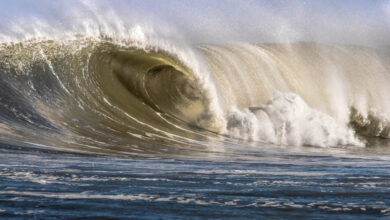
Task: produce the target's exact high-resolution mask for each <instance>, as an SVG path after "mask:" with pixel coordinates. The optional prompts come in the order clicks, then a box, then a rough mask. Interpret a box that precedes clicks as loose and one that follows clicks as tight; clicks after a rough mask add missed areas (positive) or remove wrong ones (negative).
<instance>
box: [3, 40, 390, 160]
mask: <svg viewBox="0 0 390 220" xmlns="http://www.w3.org/2000/svg"><path fill="white" fill-rule="evenodd" d="M0 51H1V52H0V72H1V79H0V89H1V92H0V100H1V102H0V118H1V124H0V126H1V127H0V132H1V138H2V140H3V141H8V142H12V143H24V144H29V145H34V146H40V147H57V148H61V149H66V150H77V151H93V152H101V153H120V154H148V153H150V152H153V153H164V151H166V148H164V147H163V146H168V147H173V149H174V151H182V148H183V147H184V148H186V149H191V148H193V147H207V146H210V143H213V144H212V145H215V146H220V145H223V144H224V143H226V142H230V141H234V140H240V141H250V142H259V143H270V144H277V145H294V146H295V145H314V146H324V147H327V146H344V145H352V146H364V144H365V140H364V137H367V136H369V137H383V138H389V137H390V124H389V122H388V120H389V119H388V118H389V116H390V101H389V99H388V98H387V94H390V93H389V92H390V75H389V72H390V66H389V63H388V60H389V54H388V53H386V52H384V51H379V50H374V49H369V48H362V47H352V46H340V45H325V44H316V43H290V44H244V43H237V44H229V45H195V46H188V45H182V44H175V43H172V42H169V41H167V40H166V39H164V38H163V37H162V39H161V40H160V41H156V40H154V41H148V40H147V38H145V39H143V40H142V41H140V40H134V39H131V38H130V39H122V40H120V41H118V40H113V39H112V38H110V37H107V36H101V37H89V36H74V37H72V38H70V39H61V40H58V39H55V38H53V39H41V40H39V39H30V40H23V41H11V42H10V41H8V42H7V43H3V44H2V45H1V47H0Z"/></svg>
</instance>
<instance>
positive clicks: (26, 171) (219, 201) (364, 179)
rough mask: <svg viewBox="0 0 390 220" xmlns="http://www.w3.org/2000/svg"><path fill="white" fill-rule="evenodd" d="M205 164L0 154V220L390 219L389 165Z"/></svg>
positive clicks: (341, 160)
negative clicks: (114, 219)
mask: <svg viewBox="0 0 390 220" xmlns="http://www.w3.org/2000/svg"><path fill="white" fill-rule="evenodd" d="M248 152H249V153H247V155H240V156H239V157H238V156H237V157H234V156H230V157H225V156H224V155H216V156H215V155H214V156H213V157H211V158H203V159H199V158H198V159H193V158H192V159H189V158H180V159H169V158H165V159H164V158H149V159H145V158H138V159H128V158H121V157H110V156H96V155H94V156H89V155H80V154H69V153H63V152H56V151H51V150H50V151H47V150H37V149H32V148H24V147H17V146H10V145H2V146H1V148H0V218H11V219H12V218H21V219H31V218H36V219H43V218H44V219H46V218H52V219H56V218H58V219H78V218H90V219H100V218H102V219H104V218H106V219H107V218H110V219H111V218H121V219H122V218H123V219H126V218H137V219H157V218H161V219H171V218H177V219H188V218H219V219H238V218H240V219H241V218H250V219H255V218H256V219H258V218H262V217H264V218H267V219H286V218H310V219H325V218H326V219H356V218H364V219H379V218H383V219H388V218H390V169H389V168H390V161H389V160H388V159H387V158H385V157H378V156H365V157H361V156H358V155H356V156H351V155H349V156H345V155H346V154H336V155H330V154H325V153H323V152H322V153H321V152H317V153H313V152H311V153H306V154H305V153H292V152H284V151H283V150H282V151H280V150H278V151H263V150H253V149H249V150H248Z"/></svg>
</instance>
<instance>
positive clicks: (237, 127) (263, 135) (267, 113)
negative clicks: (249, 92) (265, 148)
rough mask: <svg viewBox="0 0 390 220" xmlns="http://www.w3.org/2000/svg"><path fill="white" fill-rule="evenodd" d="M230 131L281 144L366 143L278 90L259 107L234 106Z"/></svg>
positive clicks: (244, 137) (236, 134) (294, 97)
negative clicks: (241, 108)
mask: <svg viewBox="0 0 390 220" xmlns="http://www.w3.org/2000/svg"><path fill="white" fill-rule="evenodd" d="M227 130H228V131H227V132H228V135H229V136H231V137H234V138H241V139H247V140H253V141H264V142H267V143H274V144H280V145H293V146H300V145H315V146H322V147H326V146H338V145H354V146H364V143H363V142H362V141H360V140H359V139H358V138H357V137H356V136H355V132H354V131H353V130H352V129H351V128H349V127H348V126H347V125H343V124H339V123H337V122H336V120H334V119H333V118H332V117H330V116H329V115H327V114H325V113H322V112H320V111H318V110H315V109H312V108H310V107H309V106H308V105H307V104H306V102H305V101H304V100H303V99H302V98H301V97H300V96H298V95H296V94H294V93H281V92H278V93H277V94H276V95H275V96H274V97H273V98H271V99H270V100H269V101H268V103H267V104H265V105H261V106H259V107H250V108H246V109H244V110H241V111H240V110H238V109H236V108H232V109H231V111H230V112H229V115H228V124H227Z"/></svg>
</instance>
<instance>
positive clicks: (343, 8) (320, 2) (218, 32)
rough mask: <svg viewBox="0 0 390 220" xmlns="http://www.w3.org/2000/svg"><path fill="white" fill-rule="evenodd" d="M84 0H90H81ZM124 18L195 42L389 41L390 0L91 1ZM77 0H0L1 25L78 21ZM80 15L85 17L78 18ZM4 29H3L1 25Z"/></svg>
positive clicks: (80, 7) (378, 42)
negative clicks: (168, 29)
mask: <svg viewBox="0 0 390 220" xmlns="http://www.w3.org/2000/svg"><path fill="white" fill-rule="evenodd" d="M83 2H86V1H83ZM88 2H90V4H94V5H96V6H97V7H98V8H100V10H101V11H102V14H104V11H105V10H106V9H111V10H112V11H114V12H115V13H117V14H118V15H119V16H120V17H121V18H123V20H125V21H126V22H136V21H146V22H149V23H152V24H154V25H156V26H168V27H171V28H173V29H175V30H177V32H180V33H182V34H183V35H184V36H185V37H186V38H189V39H191V40H193V41H196V42H214V41H215V42H219V41H221V40H225V41H226V40H227V41H254V42H271V41H286V40H290V41H296V40H314V41H332V42H333V41H336V42H352V43H357V44H390V42H389V41H390V40H389V39H390V0H299V1H298V0H268V1H265V0H264V1H262V0H247V1H245V0H240V1H235V0H224V1H217V0H214V1H213V0H186V1H181V0H163V1H162V0H133V1H130V0H113V1H108V0H100V1H97V0H96V1H88ZM84 7H85V6H83V4H82V2H81V1H77V0H62V1H51V0H2V1H0V27H1V28H4V27H6V26H9V25H12V24H13V23H15V22H19V21H23V22H24V23H28V22H29V19H31V18H39V19H41V20H46V21H47V22H49V23H50V22H51V23H52V24H53V25H58V24H60V23H62V24H63V23H71V22H77V21H75V20H74V19H73V20H72V19H71V17H72V16H73V15H71V14H70V13H69V12H70V11H72V10H74V9H75V8H76V9H77V10H78V11H79V13H81V14H82V13H84V10H85V11H86V13H87V11H88V9H85V8H84ZM80 19H82V18H80ZM0 31H1V29H0Z"/></svg>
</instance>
